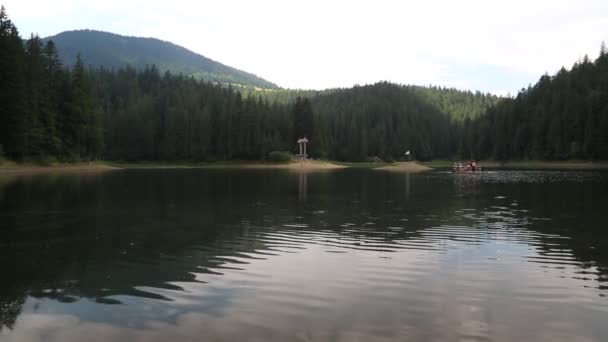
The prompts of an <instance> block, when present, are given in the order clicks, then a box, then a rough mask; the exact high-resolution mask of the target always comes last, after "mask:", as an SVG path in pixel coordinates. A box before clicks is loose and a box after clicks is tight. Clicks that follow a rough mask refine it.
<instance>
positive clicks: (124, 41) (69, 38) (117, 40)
mask: <svg viewBox="0 0 608 342" xmlns="http://www.w3.org/2000/svg"><path fill="white" fill-rule="evenodd" d="M45 40H52V41H54V42H55V44H57V48H58V49H59V56H60V57H61V60H62V62H63V63H64V64H65V65H74V64H75V63H76V56H78V55H81V56H82V59H83V60H85V61H86V63H87V66H92V67H94V68H98V67H101V66H103V67H105V68H111V69H112V68H113V69H119V68H122V67H124V66H125V65H130V66H132V67H134V68H135V69H137V70H143V69H144V68H145V67H146V66H147V65H156V66H157V67H158V68H159V69H160V71H161V72H165V71H170V72H171V73H173V74H184V75H187V76H194V77H195V78H197V79H205V80H208V81H212V82H220V83H233V84H239V85H245V86H254V87H262V88H271V89H275V88H278V87H277V86H276V84H274V83H271V82H268V81H266V80H264V79H262V78H260V77H258V76H256V75H253V74H250V73H247V72H244V71H241V70H238V69H235V68H232V67H229V66H226V65H223V64H221V63H218V62H216V61H213V60H211V59H209V58H207V57H205V56H201V55H199V54H196V53H194V52H192V51H190V50H188V49H185V48H183V47H181V46H177V45H175V44H172V43H169V42H165V41H162V40H158V39H153V38H139V37H126V36H121V35H117V34H113V33H108V32H101V31H92V30H78V31H66V32H63V33H60V34H58V35H56V36H53V37H48V38H46V39H45Z"/></svg>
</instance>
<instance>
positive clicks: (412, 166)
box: [374, 162, 432, 172]
mask: <svg viewBox="0 0 608 342" xmlns="http://www.w3.org/2000/svg"><path fill="white" fill-rule="evenodd" d="M374 170H380V171H392V172H423V171H429V170H432V168H430V167H428V166H425V165H421V164H418V163H416V162H399V163H395V164H392V165H387V166H381V167H377V168H375V169H374Z"/></svg>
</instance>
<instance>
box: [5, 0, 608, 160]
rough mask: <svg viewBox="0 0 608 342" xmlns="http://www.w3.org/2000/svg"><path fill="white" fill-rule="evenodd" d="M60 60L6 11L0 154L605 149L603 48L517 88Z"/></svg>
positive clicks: (554, 154)
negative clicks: (260, 83)
mask: <svg viewBox="0 0 608 342" xmlns="http://www.w3.org/2000/svg"><path fill="white" fill-rule="evenodd" d="M86 65H87V63H86V61H85V60H83V59H82V58H81V57H80V56H77V57H76V58H75V62H74V64H73V65H65V64H63V63H62V61H61V59H60V57H59V54H58V48H57V46H56V45H55V43H54V42H53V41H52V40H41V39H40V38H38V37H36V36H32V37H30V38H29V39H27V40H26V41H25V42H24V41H23V40H22V38H21V37H20V35H19V32H18V30H17V28H16V27H15V25H14V24H13V23H12V22H11V20H10V19H9V18H8V16H7V14H6V11H5V10H4V9H2V13H1V14H0V153H1V155H0V156H3V157H4V158H9V159H12V160H17V161H22V160H32V161H39V162H48V161H53V160H59V161H82V160H95V159H103V160H116V161H217V160H235V159H236V160H264V159H267V157H268V155H269V153H270V152H272V151H291V152H293V151H295V147H296V146H295V141H296V140H297V138H298V137H301V136H307V137H308V138H309V139H310V141H311V143H310V148H309V150H310V152H311V155H312V156H313V157H314V158H328V159H335V160H344V161H363V160H366V159H368V158H370V157H379V158H381V159H384V160H394V159H400V158H403V156H404V152H405V151H407V150H411V151H413V153H414V156H415V157H416V158H417V159H420V160H427V159H433V158H488V159H502V160H504V159H528V158H536V159H571V158H578V159H608V81H607V80H608V56H607V55H606V51H605V48H603V47H602V52H601V53H600V56H599V57H598V59H597V60H595V61H590V60H589V59H585V60H583V61H581V62H579V63H577V64H576V65H574V67H573V68H572V70H570V71H567V70H565V69H562V70H561V71H560V72H559V73H558V74H557V75H555V76H548V75H545V76H543V77H542V78H541V79H540V81H539V82H538V83H537V84H536V85H534V86H533V87H530V88H528V89H524V90H522V91H521V92H520V93H519V94H518V95H517V96H516V97H514V98H499V97H497V96H493V95H489V94H482V93H479V92H476V93H473V92H468V91H460V90H456V89H445V88H440V87H420V86H402V85H395V84H391V83H387V82H380V83H376V84H373V85H365V86H355V87H353V88H348V89H330V90H326V91H306V90H284V89H269V90H260V89H255V90H254V89H251V88H242V87H233V86H230V85H224V84H220V83H218V82H216V81H214V80H204V79H200V78H195V77H192V76H191V75H189V76H186V75H183V74H172V73H170V72H168V71H165V72H162V71H160V70H159V68H158V67H157V66H155V65H148V66H146V67H144V68H139V69H136V68H134V67H131V66H125V67H121V68H111V69H110V68H104V67H97V68H90V67H87V66H86Z"/></svg>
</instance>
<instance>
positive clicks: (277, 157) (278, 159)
mask: <svg viewBox="0 0 608 342" xmlns="http://www.w3.org/2000/svg"><path fill="white" fill-rule="evenodd" d="M292 159H293V155H292V154H291V153H289V152H286V151H272V152H270V153H269V154H268V161H271V162H274V163H287V162H289V161H291V160H292Z"/></svg>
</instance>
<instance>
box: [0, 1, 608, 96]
mask: <svg viewBox="0 0 608 342" xmlns="http://www.w3.org/2000/svg"><path fill="white" fill-rule="evenodd" d="M4 2H5V4H6V6H7V8H8V10H9V14H10V15H11V17H12V18H14V20H15V21H16V23H17V25H18V26H19V27H20V28H21V31H22V34H23V35H29V32H30V31H36V32H39V33H40V34H41V35H50V34H55V33H58V32H59V31H62V30H67V29H75V28H84V27H81V26H78V27H75V25H86V26H87V27H89V28H96V29H102V30H108V31H113V32H117V33H122V34H129V35H140V36H152V37H158V38H161V39H164V40H169V41H172V42H175V43H177V44H180V45H183V46H185V47H187V48H189V49H192V50H194V51H196V52H199V53H201V54H204V55H206V56H208V57H210V58H213V59H216V60H218V61H221V62H223V63H225V64H228V65H232V66H235V67H238V68H241V69H244V70H247V71H250V72H254V73H256V74H258V75H260V76H262V77H265V78H267V79H270V80H272V81H274V82H276V83H278V84H280V85H282V86H287V87H300V88H325V87H335V86H350V85H352V84H355V83H369V82H375V81H378V80H391V81H395V82H400V83H416V84H429V83H434V84H446V83H447V85H451V86H458V87H467V86H470V87H475V86H476V85H478V84H479V83H478V82H477V81H476V80H477V79H480V78H489V77H492V75H483V74H471V75H470V77H469V78H468V79H460V80H454V79H451V78H450V68H452V63H461V64H463V63H464V64H469V65H475V64H483V65H492V66H496V67H500V68H503V69H504V70H506V71H513V72H514V73H522V74H524V73H527V74H534V75H537V76H538V75H540V74H542V73H544V72H545V71H548V72H550V73H552V72H555V71H556V70H557V69H559V67H561V66H562V65H566V66H570V65H571V64H572V63H573V62H575V61H576V60H577V59H579V58H581V57H582V56H583V55H584V54H590V55H591V56H595V55H596V54H597V51H598V50H599V44H600V42H601V41H602V40H604V39H607V36H606V32H608V16H607V15H605V13H608V2H606V1H602V0H594V1H584V0H583V1H566V0H558V1H549V0H537V1H524V0H513V1H501V2H498V1H490V0H484V1H482V0H470V1H467V0H463V1H439V0H430V1H386V0H385V1H382V0H377V1H373V2H372V1H323V0H307V1H281V0H270V1H247V0H239V1H236V0H233V1H172V2H171V3H170V4H168V3H167V2H154V1H142V0H136V1H117V0H107V1H94V2H93V1H91V2H88V3H86V2H82V1H75V0H62V1H53V2H48V1H27V0H5V1H4ZM21 23H23V24H21ZM437 61H441V62H440V63H439V62H437ZM535 78H537V77H536V76H535ZM533 81H535V79H522V81H521V83H522V84H521V86H519V87H517V88H521V87H523V86H526V85H527V84H528V83H529V82H533ZM495 82H496V85H495V87H494V89H484V90H493V91H498V89H505V87H507V86H506V85H504V84H501V81H500V80H496V81H495ZM485 83H488V82H485ZM509 91H512V92H516V91H517V89H509Z"/></svg>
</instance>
